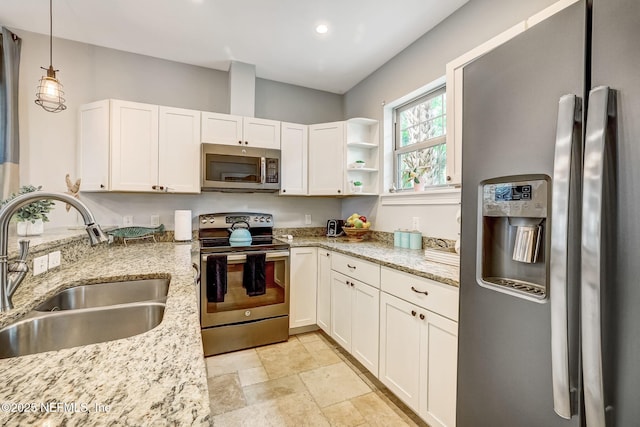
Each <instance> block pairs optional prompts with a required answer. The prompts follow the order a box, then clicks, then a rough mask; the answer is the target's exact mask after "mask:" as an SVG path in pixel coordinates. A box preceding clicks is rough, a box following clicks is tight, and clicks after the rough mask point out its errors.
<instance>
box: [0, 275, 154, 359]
mask: <svg viewBox="0 0 640 427" xmlns="http://www.w3.org/2000/svg"><path fill="white" fill-rule="evenodd" d="M90 286H91V287H93V286H95V285H90ZM164 309H165V304H164V303H162V302H140V303H132V304H125V305H119V306H113V307H94V308H87V309H81V310H69V311H54V312H37V311H32V312H30V313H29V314H28V315H27V316H26V317H24V318H22V319H21V320H19V321H17V322H15V323H13V324H11V325H9V326H7V327H5V328H3V329H0V359H6V358H10V357H17V356H25V355H27V354H34V353H41V352H45V351H51V350H60V349H63V348H71V347H77V346H81V345H87V344H95V343H100V342H105V341H112V340H117V339H121V338H128V337H132V336H134V335H138V334H142V333H144V332H147V331H150V330H151V329H153V328H155V327H156V326H158V325H159V324H160V322H162V318H163V316H164Z"/></svg>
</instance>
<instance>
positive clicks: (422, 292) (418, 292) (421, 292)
mask: <svg viewBox="0 0 640 427" xmlns="http://www.w3.org/2000/svg"><path fill="white" fill-rule="evenodd" d="M411 290H412V291H413V292H415V293H417V294H425V295H429V292H427V291H419V290H417V289H416V288H414V287H413V286H412V287H411Z"/></svg>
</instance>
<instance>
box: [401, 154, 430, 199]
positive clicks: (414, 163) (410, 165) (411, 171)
mask: <svg viewBox="0 0 640 427" xmlns="http://www.w3.org/2000/svg"><path fill="white" fill-rule="evenodd" d="M403 163H404V166H405V167H404V169H403V170H402V179H403V181H405V182H406V183H413V189H414V191H422V190H424V184H425V181H426V175H427V174H428V173H429V172H430V171H431V165H432V163H433V159H432V153H431V150H429V149H425V150H420V151H412V152H411V153H409V154H407V155H406V156H405V158H404V159H403Z"/></svg>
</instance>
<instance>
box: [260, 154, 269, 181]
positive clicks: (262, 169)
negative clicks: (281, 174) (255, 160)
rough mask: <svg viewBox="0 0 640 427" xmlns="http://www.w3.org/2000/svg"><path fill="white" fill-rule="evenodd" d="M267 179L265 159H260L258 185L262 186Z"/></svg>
mask: <svg viewBox="0 0 640 427" xmlns="http://www.w3.org/2000/svg"><path fill="white" fill-rule="evenodd" d="M266 179H267V159H266V158H265V157H260V184H264V183H265V182H266Z"/></svg>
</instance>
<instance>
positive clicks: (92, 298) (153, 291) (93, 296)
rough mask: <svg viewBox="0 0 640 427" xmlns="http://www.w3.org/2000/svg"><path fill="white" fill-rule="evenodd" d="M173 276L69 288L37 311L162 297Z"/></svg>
mask: <svg viewBox="0 0 640 427" xmlns="http://www.w3.org/2000/svg"><path fill="white" fill-rule="evenodd" d="M168 291H169V279H142V280H129V281H124V282H107V283H96V284H94V285H82V286H76V287H75V288H69V289H65V290H64V291H62V292H59V293H58V294H56V295H54V296H52V297H51V298H49V299H48V300H46V301H45V302H43V303H42V304H40V305H39V306H37V307H36V308H35V310H36V311H56V310H76V309H80V308H91V307H104V306H108V305H116V304H126V303H132V302H139V301H153V300H162V299H163V298H166V296H167V293H168Z"/></svg>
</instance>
